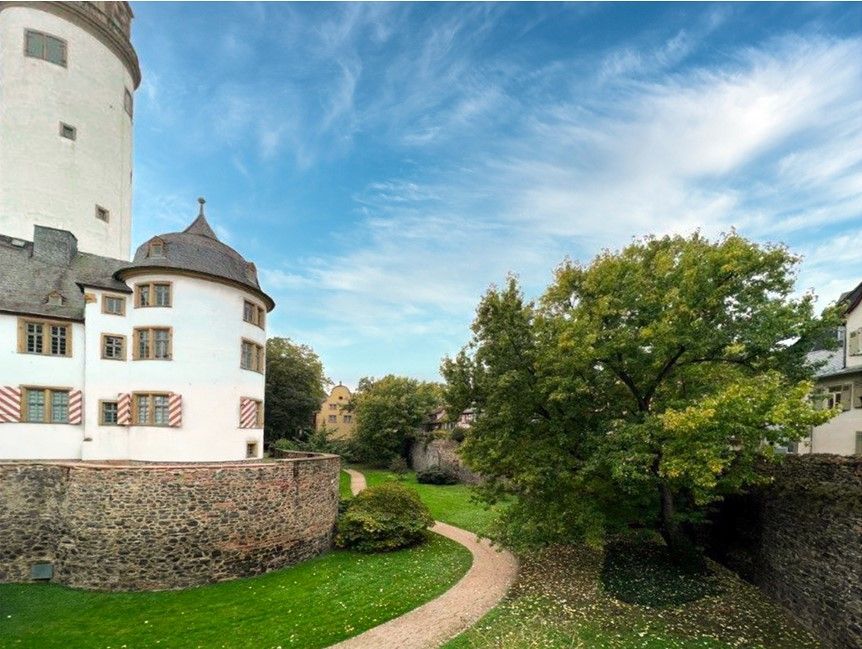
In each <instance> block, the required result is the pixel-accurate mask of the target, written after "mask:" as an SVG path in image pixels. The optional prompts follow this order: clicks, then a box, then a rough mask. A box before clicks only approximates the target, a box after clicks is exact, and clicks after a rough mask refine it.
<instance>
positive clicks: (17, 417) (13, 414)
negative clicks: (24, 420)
mask: <svg viewBox="0 0 862 649" xmlns="http://www.w3.org/2000/svg"><path fill="white" fill-rule="evenodd" d="M19 421H21V390H19V389H18V388H13V387H11V386H5V387H4V386H2V385H0V424H15V423H18V422H19Z"/></svg>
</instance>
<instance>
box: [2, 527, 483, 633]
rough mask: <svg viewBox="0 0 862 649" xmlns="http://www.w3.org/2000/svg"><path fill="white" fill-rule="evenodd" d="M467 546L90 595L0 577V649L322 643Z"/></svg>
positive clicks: (452, 565)
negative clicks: (185, 586)
mask: <svg viewBox="0 0 862 649" xmlns="http://www.w3.org/2000/svg"><path fill="white" fill-rule="evenodd" d="M470 563H471V557H470V553H469V552H468V551H467V550H465V549H464V548H462V547H461V546H460V545H457V544H456V543H454V542H452V541H449V540H447V539H444V538H442V537H439V536H437V535H436V534H434V535H431V539H430V541H429V542H428V543H426V544H425V545H423V546H420V547H418V548H413V549H409V550H401V551H398V552H392V553H388V554H374V555H363V554H358V553H355V552H343V551H337V552H331V553H328V554H326V555H323V556H321V557H318V558H316V559H312V560H310V561H307V562H305V563H302V564H299V565H297V566H293V567H291V568H286V569H284V570H280V571H278V572H272V573H269V574H266V575H262V576H260V577H254V578H251V579H241V580H236V581H228V582H222V583H219V584H214V585H211V586H204V587H201V588H193V589H189V590H184V591H170V592H160V593H95V592H87V591H79V590H72V589H69V588H64V587H62V586H56V585H50V584H5V585H0V647H4V648H5V647H32V648H33V649H51V648H53V647H57V648H60V647H62V648H63V649H72V648H77V647H81V648H84V647H86V648H88V649H89V648H93V647H112V648H115V649H117V648H121V647H126V648H127V649H133V648H137V647H180V648H185V647H206V648H207V649H209V648H211V647H227V648H229V649H234V648H238V649H239V648H243V647H247V648H253V649H263V648H266V647H278V646H280V647H285V648H286V647H303V648H311V647H325V646H328V645H330V644H332V643H334V642H337V641H339V640H343V639H344V638H347V637H349V636H352V635H356V634H357V633H360V632H361V631H364V630H365V629H368V628H371V627H373V626H376V625H377V624H380V623H382V622H385V621H386V620H389V619H391V618H393V617H397V616H398V615H401V614H402V613H405V612H407V611H409V610H411V609H413V608H415V607H417V606H419V605H420V604H422V603H424V602H426V601H428V600H430V599H432V598H433V597H435V596H436V595H438V594H440V593H442V592H444V591H445V590H447V589H448V588H449V587H450V586H452V585H453V584H454V583H455V582H456V581H458V579H460V578H461V576H462V575H463V574H464V573H465V572H466V571H467V569H468V568H469V567H470Z"/></svg>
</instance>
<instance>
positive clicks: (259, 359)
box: [239, 338, 266, 374]
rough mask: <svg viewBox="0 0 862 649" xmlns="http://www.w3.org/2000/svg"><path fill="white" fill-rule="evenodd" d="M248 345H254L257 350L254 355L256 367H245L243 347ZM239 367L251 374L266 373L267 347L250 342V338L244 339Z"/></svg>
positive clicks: (240, 350) (240, 346)
mask: <svg viewBox="0 0 862 649" xmlns="http://www.w3.org/2000/svg"><path fill="white" fill-rule="evenodd" d="M246 343H248V344H249V345H253V346H254V348H255V352H256V353H255V354H254V361H253V365H254V367H245V366H244V365H243V364H242V362H243V353H242V352H243V345H245V344H246ZM239 367H240V369H242V370H248V371H249V372H257V373H258V374H263V373H265V371H266V347H265V346H264V345H261V344H260V343H258V342H255V341H254V340H250V339H249V338H242V339H241V342H240V345H239Z"/></svg>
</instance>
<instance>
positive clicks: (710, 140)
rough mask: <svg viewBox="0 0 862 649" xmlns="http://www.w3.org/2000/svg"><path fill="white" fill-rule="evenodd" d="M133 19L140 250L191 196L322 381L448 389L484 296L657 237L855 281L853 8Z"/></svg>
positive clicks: (151, 14) (278, 7)
mask: <svg viewBox="0 0 862 649" xmlns="http://www.w3.org/2000/svg"><path fill="white" fill-rule="evenodd" d="M132 7H133V10H134V12H135V20H134V23H133V43H134V45H135V48H136V49H137V52H138V56H139V57H140V60H141V68H142V71H143V82H142V84H141V86H140V88H139V89H138V91H137V94H136V98H135V101H136V104H135V154H134V155H135V187H134V191H135V194H134V208H133V214H134V231H133V241H134V245H137V244H139V243H141V242H143V241H145V240H146V239H148V238H149V237H151V236H153V235H155V234H158V233H163V232H171V231H176V230H181V229H183V228H185V227H186V225H188V223H189V222H191V220H192V219H193V218H194V216H195V215H196V212H197V203H196V198H197V197H198V196H205V197H206V200H207V205H206V208H207V216H208V219H209V220H210V223H211V224H212V225H213V227H214V229H215V230H216V232H217V233H218V234H219V236H220V237H221V238H222V240H223V241H225V242H226V243H228V244H229V245H231V246H233V247H234V248H236V249H237V250H238V251H239V252H240V253H242V254H243V255H244V256H245V257H246V258H247V259H250V260H252V261H254V262H255V264H256V265H257V267H258V272H259V276H260V280H261V284H262V287H263V288H264V290H265V291H266V292H267V293H269V294H270V295H271V296H272V297H273V298H274V299H275V301H276V304H277V306H276V310H275V311H274V312H273V313H272V314H271V315H270V319H269V334H270V335H275V336H287V337H289V338H291V339H292V340H294V341H296V342H300V343H304V344H308V345H310V346H311V347H312V348H313V349H314V350H315V351H316V352H317V353H318V354H319V355H320V357H321V359H322V360H323V362H324V365H325V368H326V372H327V375H328V376H329V377H330V378H331V379H332V380H333V381H334V382H339V381H343V382H344V383H345V384H347V385H350V386H353V385H355V384H356V382H357V381H358V379H359V378H360V377H362V376H377V377H379V376H382V375H384V374H387V373H395V374H402V375H409V376H414V377H417V378H422V379H432V380H438V379H439V375H438V368H439V364H440V360H441V358H442V357H443V356H444V355H446V354H450V355H451V354H454V353H456V352H457V351H458V350H459V349H460V348H461V346H462V345H464V344H465V343H466V342H467V341H468V340H469V336H470V329H469V326H470V323H471V321H472V319H473V315H474V313H475V308H476V305H477V304H478V301H479V299H480V298H481V296H482V294H483V293H484V291H486V290H487V288H488V287H489V286H490V285H492V284H500V283H502V282H503V281H504V280H505V278H506V276H507V274H509V273H514V274H516V275H517V276H518V277H519V278H520V281H521V283H522V286H523V288H524V291H525V293H526V295H527V296H528V297H529V298H534V297H538V296H539V295H541V293H542V292H543V290H544V289H545V287H546V286H547V285H548V284H549V283H550V281H551V280H552V277H553V271H554V268H555V267H556V266H557V265H559V264H560V263H561V262H562V261H563V260H564V259H565V258H567V257H568V258H570V259H574V260H578V261H581V262H588V261H589V260H590V259H592V258H593V257H594V256H595V255H596V254H597V253H598V252H599V251H600V250H602V249H604V248H611V249H616V248H619V247H620V246H624V245H626V244H627V243H629V242H630V241H631V240H632V238H633V237H637V236H642V235H645V234H649V233H655V234H665V233H690V232H692V231H694V230H696V229H700V231H701V232H703V233H705V234H707V235H709V236H717V235H718V234H720V233H721V232H727V231H729V230H730V229H732V228H735V229H736V230H737V231H738V232H740V233H741V234H743V235H745V236H747V237H750V238H752V239H754V240H756V241H760V242H776V243H784V244H786V245H788V246H789V247H790V248H791V249H792V250H793V251H794V252H797V253H799V254H800V255H802V256H803V262H802V264H801V268H800V273H799V278H798V283H797V287H798V290H799V291H800V292H802V291H806V290H813V291H814V292H815V293H816V294H817V295H818V296H819V302H818V304H819V305H820V306H825V304H826V303H828V302H829V301H832V300H835V299H836V298H837V297H838V296H839V295H840V294H841V293H842V292H843V291H846V290H849V289H851V288H852V287H853V286H855V285H856V284H857V283H858V282H859V281H860V280H862V254H860V241H862V5H850V4H762V5H749V4H696V5H694V4H676V3H671V4H542V3H530V4H485V3H483V4H450V3H445V4H381V3H374V4H350V3H346V4H281V3H264V4H229V3H218V4H209V3H193V4H191V3H190V4H180V3H137V2H134V3H132Z"/></svg>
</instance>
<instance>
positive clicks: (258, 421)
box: [239, 397, 264, 428]
mask: <svg viewBox="0 0 862 649" xmlns="http://www.w3.org/2000/svg"><path fill="white" fill-rule="evenodd" d="M243 399H246V400H248V401H253V402H254V405H255V415H254V426H251V428H263V421H264V420H263V417H264V409H263V399H255V398H254V397H242V399H240V402H239V403H240V413H239V414H240V419H242V401H243Z"/></svg>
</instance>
